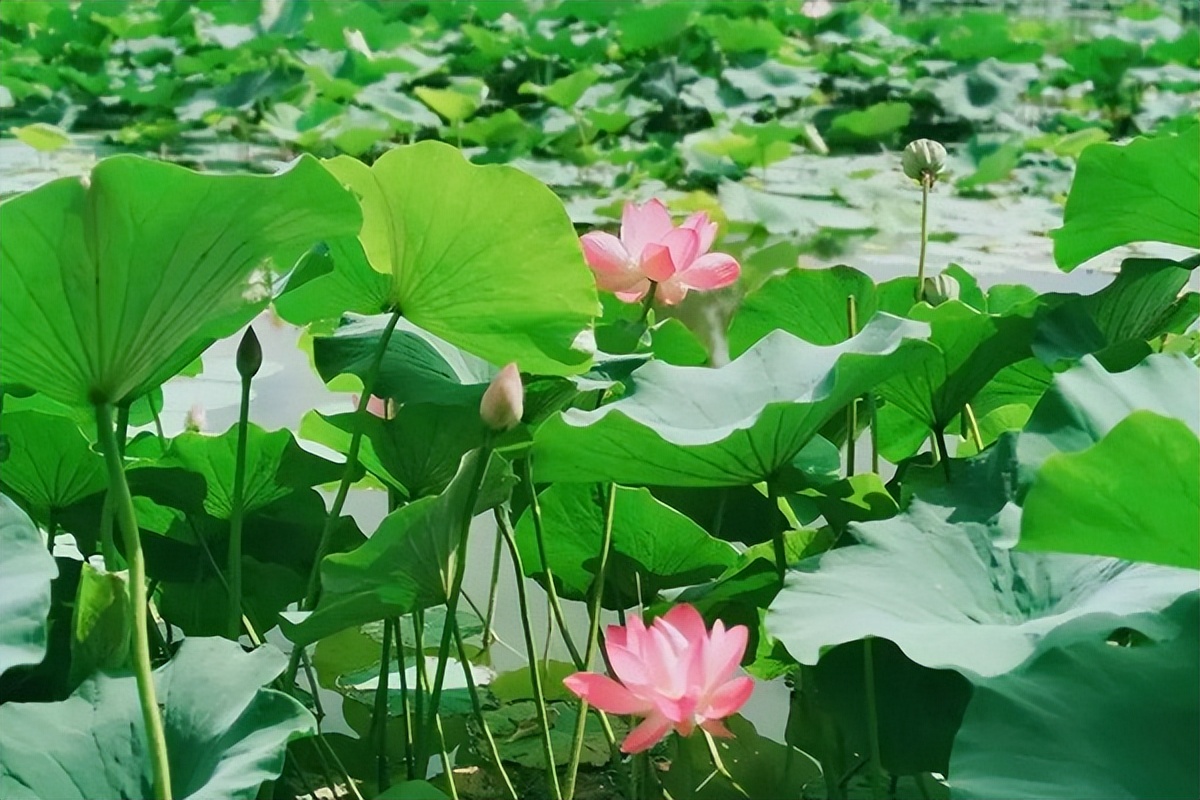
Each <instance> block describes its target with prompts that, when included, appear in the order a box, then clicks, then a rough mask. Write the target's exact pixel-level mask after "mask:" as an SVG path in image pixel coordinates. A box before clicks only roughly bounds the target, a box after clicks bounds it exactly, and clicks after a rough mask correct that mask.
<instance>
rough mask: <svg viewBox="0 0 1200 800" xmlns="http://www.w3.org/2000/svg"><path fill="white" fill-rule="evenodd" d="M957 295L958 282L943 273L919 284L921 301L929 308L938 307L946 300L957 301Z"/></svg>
mask: <svg viewBox="0 0 1200 800" xmlns="http://www.w3.org/2000/svg"><path fill="white" fill-rule="evenodd" d="M958 294H959V286H958V281H957V280H955V279H954V278H953V277H952V276H950V275H946V274H944V273H943V274H942V275H938V276H936V277H932V278H926V279H925V280H924V281H923V282H922V284H921V299H922V300H924V301H925V302H926V303H929V305H931V306H940V305H941V304H942V303H944V302H946V301H947V300H957V299H958Z"/></svg>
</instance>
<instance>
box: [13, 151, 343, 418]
mask: <svg viewBox="0 0 1200 800" xmlns="http://www.w3.org/2000/svg"><path fill="white" fill-rule="evenodd" d="M314 197H318V198H321V202H319V203H314V202H312V198H314ZM360 219H361V217H360V213H359V210H358V208H357V206H356V204H355V202H354V198H353V197H352V196H351V195H350V194H349V193H348V192H346V191H345V190H344V189H342V187H341V186H339V185H338V182H337V181H336V180H335V179H334V178H333V177H332V176H331V175H329V173H328V172H326V171H325V170H324V169H323V168H322V167H321V165H320V164H319V163H318V162H317V161H315V160H314V159H312V158H309V157H302V158H300V159H299V160H298V161H297V162H296V163H294V164H293V165H292V166H291V167H290V168H289V169H288V170H287V171H285V172H283V173H281V174H279V175H275V176H270V177H268V176H255V175H237V176H229V175H202V174H198V173H195V172H191V171H190V170H187V169H184V168H182V167H178V166H175V165H172V164H166V163H162V162H158V161H150V160H147V159H143V158H137V157H134V156H117V157H115V158H110V159H106V160H105V161H103V162H101V163H100V164H99V165H98V166H97V167H96V168H95V169H94V170H92V174H91V177H90V179H89V180H81V179H78V178H64V179H61V180H57V181H53V182H51V183H48V184H46V185H44V186H41V187H39V188H37V189H35V190H33V191H31V192H28V193H26V194H23V195H20V196H19V197H16V198H14V199H12V200H8V201H6V202H4V203H2V204H0V228H2V229H3V230H4V244H3V247H2V248H0V283H3V285H4V286H5V287H6V290H5V291H4V293H3V299H2V300H0V348H2V349H0V383H4V384H15V385H21V386H26V387H28V388H31V389H35V390H37V391H39V392H43V393H45V394H46V395H48V396H50V397H51V398H53V399H55V400H59V401H61V402H64V403H68V404H71V405H90V404H93V403H96V402H109V403H119V402H121V401H123V400H132V399H134V398H136V397H138V396H139V395H141V394H143V393H145V392H147V391H149V390H150V389H152V388H154V387H156V386H158V385H160V384H162V383H163V382H164V381H166V380H167V379H168V378H170V377H171V376H173V375H175V373H177V372H178V371H179V370H181V369H183V368H184V367H186V366H187V365H188V364H189V363H191V362H192V361H193V360H195V358H196V357H197V356H198V355H200V354H201V353H202V352H203V351H204V350H205V348H207V347H208V345H209V344H211V343H212V342H213V341H214V340H215V339H217V338H220V337H222V336H227V335H229V334H231V333H233V332H234V331H236V330H237V329H238V328H240V327H241V326H242V325H244V324H245V323H246V322H248V321H249V320H250V319H252V318H253V317H254V315H255V314H257V313H258V312H259V311H261V310H262V308H263V306H264V305H265V303H266V301H267V300H268V299H269V296H270V291H271V290H270V272H269V271H268V270H266V269H265V268H264V265H265V263H266V262H267V260H269V259H270V260H273V261H274V262H275V264H276V265H277V266H278V267H280V268H285V269H286V268H290V267H291V266H292V263H293V262H294V261H295V259H296V258H297V257H298V256H299V255H300V254H301V253H302V252H303V251H304V249H305V248H307V247H310V246H311V245H312V244H313V243H314V242H315V241H316V240H319V239H321V238H322V237H326V236H337V235H346V234H351V233H353V232H354V229H355V228H356V227H357V226H358V225H359V222H360Z"/></svg>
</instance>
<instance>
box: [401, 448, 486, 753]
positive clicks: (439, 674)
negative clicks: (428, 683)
mask: <svg viewBox="0 0 1200 800" xmlns="http://www.w3.org/2000/svg"><path fill="white" fill-rule="evenodd" d="M491 458H492V445H491V436H490V435H489V436H488V437H487V438H486V439H485V440H484V444H483V447H482V448H480V450H479V451H478V455H477V461H476V465H475V472H474V474H473V475H472V476H471V483H470V489H469V491H468V493H467V502H466V508H465V509H463V515H462V519H463V522H462V527H461V528H460V529H459V532H458V533H459V536H458V544H457V545H456V546H455V548H454V554H453V555H454V560H453V562H452V564H451V569H452V573H451V575H450V576H449V577H450V586H449V591H448V592H447V594H446V621H445V623H444V624H443V625H442V640H441V643H440V645H439V646H438V664H437V670H436V671H435V672H434V676H433V687H432V688H431V689H430V690H429V711H428V716H429V718H430V720H431V722H432V721H434V720H436V719H437V715H438V709H439V707H440V704H441V700H442V686H443V684H444V683H445V681H446V662H447V660H448V659H449V657H450V643H451V642H452V641H453V640H454V620H455V619H456V615H457V614H458V601H459V599H460V598H461V597H462V585H463V578H464V577H465V576H466V573H467V539H468V537H469V536H470V533H471V520H472V519H474V516H475V502H476V501H477V500H478V499H479V489H480V487H481V486H482V485H483V480H484V477H485V476H486V475H487V467H488V463H489V462H490V461H491ZM429 724H430V723H426V724H425V725H423V726H422V734H421V744H422V746H421V747H420V748H418V759H417V762H418V764H419V765H420V766H421V770H419V772H422V771H424V769H425V768H426V767H427V766H428V764H429V758H428V756H429V750H428V748H427V747H425V746H424V745H425V743H426V742H428V741H429V736H428V731H429Z"/></svg>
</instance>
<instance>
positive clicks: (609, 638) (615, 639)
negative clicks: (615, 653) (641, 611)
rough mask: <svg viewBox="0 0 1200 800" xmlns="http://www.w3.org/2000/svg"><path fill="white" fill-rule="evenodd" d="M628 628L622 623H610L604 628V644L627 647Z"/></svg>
mask: <svg viewBox="0 0 1200 800" xmlns="http://www.w3.org/2000/svg"><path fill="white" fill-rule="evenodd" d="M625 631H626V629H625V627H624V626H621V625H609V626H608V627H606V628H605V629H604V646H605V648H608V647H610V646H612V647H625V642H626V639H625V636H626V633H625Z"/></svg>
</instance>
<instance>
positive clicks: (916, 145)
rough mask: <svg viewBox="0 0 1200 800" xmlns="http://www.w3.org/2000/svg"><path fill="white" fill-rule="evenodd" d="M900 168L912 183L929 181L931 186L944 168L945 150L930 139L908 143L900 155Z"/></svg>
mask: <svg viewBox="0 0 1200 800" xmlns="http://www.w3.org/2000/svg"><path fill="white" fill-rule="evenodd" d="M900 166H901V167H903V168H904V174H905V175H907V176H908V177H910V178H912V179H913V180H914V181H921V182H924V181H929V183H930V184H931V185H932V184H933V182H934V181H936V180H937V177H938V175H940V174H941V172H942V170H943V169H945V168H946V148H945V147H942V145H941V144H939V143H938V142H935V141H933V140H932V139H917V140H916V141H914V142H909V143H908V147H906V148H904V152H903V153H902V154H901V155H900Z"/></svg>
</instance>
